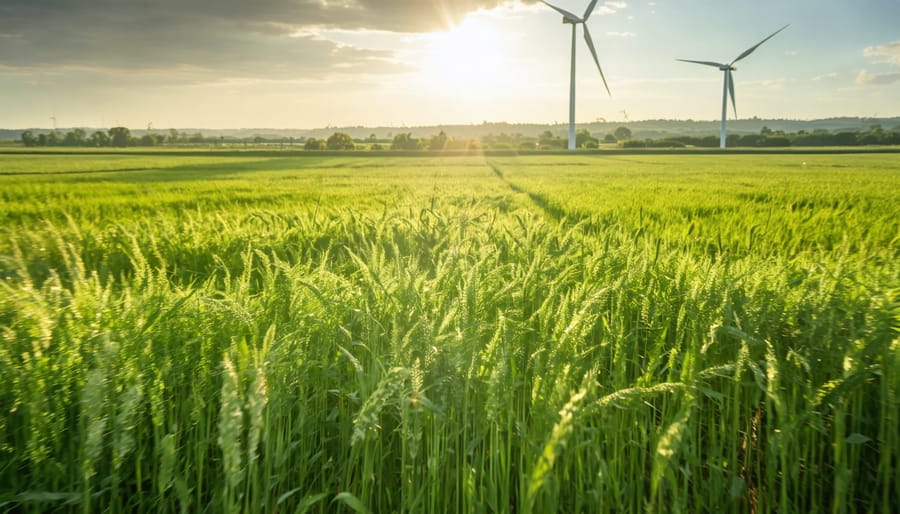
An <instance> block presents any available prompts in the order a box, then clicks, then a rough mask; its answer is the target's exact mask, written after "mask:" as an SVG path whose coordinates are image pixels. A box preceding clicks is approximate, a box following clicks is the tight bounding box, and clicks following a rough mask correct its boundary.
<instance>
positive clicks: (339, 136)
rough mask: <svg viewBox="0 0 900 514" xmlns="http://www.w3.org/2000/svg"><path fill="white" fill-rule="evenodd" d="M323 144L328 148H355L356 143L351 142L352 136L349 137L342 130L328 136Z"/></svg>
mask: <svg viewBox="0 0 900 514" xmlns="http://www.w3.org/2000/svg"><path fill="white" fill-rule="evenodd" d="M325 146H326V147H327V148H328V149H329V150H354V149H356V145H355V144H354V143H353V138H351V137H350V136H349V135H347V134H344V133H343V132H335V133H334V134H332V135H330V136H328V141H326V143H325Z"/></svg>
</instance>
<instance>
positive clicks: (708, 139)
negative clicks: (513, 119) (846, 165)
mask: <svg viewBox="0 0 900 514" xmlns="http://www.w3.org/2000/svg"><path fill="white" fill-rule="evenodd" d="M575 139H576V141H575V143H576V147H578V148H581V149H596V148H600V147H601V145H603V146H613V145H617V146H620V147H623V148H684V147H698V148H718V146H719V137H718V136H715V135H710V136H704V137H697V136H669V137H665V138H659V139H640V138H634V137H633V135H632V131H631V130H630V129H629V128H628V127H624V126H622V127H618V128H616V129H615V130H614V131H612V132H610V133H607V134H591V133H590V132H589V131H588V130H587V129H580V130H578V131H577V132H576V137H575ZM21 142H22V144H24V145H25V146H26V147H54V146H63V147H65V146H68V147H117V148H125V147H135V146H143V147H149V146H162V145H190V144H213V145H222V144H226V143H227V144H244V145H249V144H254V145H272V144H278V145H280V146H282V147H283V146H284V145H286V144H288V145H291V146H293V145H294V143H295V142H297V143H299V144H300V145H302V147H303V148H304V149H305V150H312V151H316V150H325V151H345V150H388V149H389V150H402V151H444V150H456V151H460V150H465V151H472V150H481V149H482V148H484V149H489V150H560V149H565V148H567V146H568V138H567V137H563V136H560V135H555V134H553V133H552V132H550V131H549V130H547V131H544V132H543V133H541V134H540V135H538V136H537V137H534V136H525V135H522V134H506V133H501V134H496V135H495V134H487V135H485V136H482V137H481V138H478V139H457V138H454V137H451V136H449V135H447V134H446V133H445V132H443V131H441V132H440V133H438V134H435V135H432V136H428V137H413V135H412V133H411V132H403V133H399V134H396V135H394V134H389V135H388V138H386V139H379V138H378V137H376V135H375V134H371V135H370V136H369V137H368V138H365V139H354V138H352V137H351V136H350V135H348V134H346V133H343V132H335V133H333V134H332V135H331V136H329V137H328V138H325V139H317V138H315V137H310V138H299V139H298V140H296V141H295V139H294V138H293V137H290V138H276V139H267V138H264V137H261V136H256V137H254V138H252V139H242V140H234V139H225V138H224V137H218V138H206V137H204V136H203V134H201V133H193V134H188V133H182V132H178V131H177V130H175V129H170V130H169V131H167V132H165V133H146V134H143V135H142V136H140V137H138V136H134V135H132V133H131V131H130V130H129V129H128V128H126V127H113V128H111V129H109V130H106V131H101V130H98V131H96V132H94V133H92V134H91V135H90V136H88V135H87V133H86V132H85V131H84V130H83V129H79V128H77V129H73V130H71V131H69V132H66V133H65V134H60V133H59V132H57V131H52V132H49V133H40V134H34V133H33V132H31V131H25V132H23V133H22V135H21ZM727 144H728V146H729V147H731V148H734V147H744V148H760V147H769V148H772V147H791V146H797V147H804V146H809V147H821V146H866V145H879V146H890V145H900V131H898V130H896V129H895V130H884V129H883V128H882V127H881V126H880V125H874V126H872V127H870V128H869V129H868V130H864V131H841V132H831V131H828V130H824V129H818V130H814V131H812V132H806V131H803V130H801V131H799V132H796V133H785V132H783V131H773V130H771V129H769V128H767V127H763V128H762V130H761V131H760V133H758V134H743V135H742V134H731V135H729V136H728V138H727Z"/></svg>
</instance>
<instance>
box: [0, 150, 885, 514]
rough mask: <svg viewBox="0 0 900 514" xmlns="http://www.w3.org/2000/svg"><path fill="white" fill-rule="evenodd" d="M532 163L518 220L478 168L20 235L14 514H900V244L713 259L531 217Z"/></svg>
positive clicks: (12, 308)
mask: <svg viewBox="0 0 900 514" xmlns="http://www.w3.org/2000/svg"><path fill="white" fill-rule="evenodd" d="M527 164H528V163H527V162H526V163H522V164H520V165H519V166H520V167H519V168H515V167H511V166H512V165H511V164H508V163H501V164H500V165H501V166H504V168H503V170H504V173H503V177H504V180H510V181H515V180H521V183H517V184H518V186H517V187H518V188H519V189H518V190H519V192H516V190H514V189H509V188H508V186H506V185H504V183H503V181H502V180H501V179H500V178H498V177H497V176H496V175H495V174H494V173H493V172H492V170H491V168H490V167H488V166H482V167H480V168H477V167H469V166H470V165H469V164H468V163H467V164H466V166H467V171H466V173H469V174H470V176H471V177H477V180H479V181H482V182H481V183H483V184H485V187H486V188H488V190H489V191H492V193H491V194H487V195H478V194H473V193H471V192H459V191H458V190H454V189H452V187H451V186H450V185H449V182H451V181H452V180H453V178H452V176H450V177H447V178H441V177H436V176H435V175H434V173H433V171H431V170H421V171H405V172H404V173H408V174H409V175H410V178H411V180H410V182H409V184H416V183H417V182H416V180H421V182H418V184H419V185H416V186H413V185H410V186H409V187H410V190H409V191H408V192H407V193H405V194H404V195H401V196H399V197H398V196H396V195H395V193H391V192H385V191H383V190H381V189H379V188H380V186H376V185H373V186H372V187H373V190H375V191H376V192H375V197H376V198H385V199H391V200H389V201H385V202H384V203H382V204H381V205H379V204H378V202H377V201H376V202H374V203H371V202H370V203H365V202H363V201H360V203H359V204H357V207H358V208H356V209H351V208H350V206H349V204H347V203H340V202H337V201H335V200H334V199H333V198H332V199H331V200H329V201H328V202H326V204H323V205H319V206H318V207H315V206H314V205H315V204H303V205H302V206H301V207H300V208H296V209H291V208H290V207H289V206H288V205H286V204H284V203H282V202H281V201H277V202H273V201H272V200H271V198H272V197H271V196H270V195H271V193H272V191H271V190H268V191H260V195H261V198H262V199H260V200H259V201H258V202H256V203H253V204H250V205H249V206H247V205H235V204H233V203H230V200H228V198H227V196H228V195H222V197H220V200H219V201H221V202H222V203H221V205H220V208H219V209H217V210H215V211H212V210H211V211H200V210H197V211H192V212H191V213H190V215H187V216H181V217H178V216H175V215H173V214H171V213H168V212H167V211H166V210H165V209H164V208H163V209H161V210H160V212H161V213H164V214H165V215H163V216H160V217H159V218H157V219H156V220H155V221H154V222H153V223H149V222H145V221H139V220H134V219H132V218H131V217H130V214H128V213H129V212H130V211H129V210H128V209H125V208H123V212H124V213H125V214H124V215H123V216H122V217H121V218H118V220H119V221H118V224H117V223H116V218H113V219H111V220H109V222H98V221H96V220H91V219H87V218H78V217H75V216H72V215H70V217H69V218H68V220H66V219H54V220H49V221H47V222H44V223H33V222H31V221H27V219H28V218H27V217H26V218H23V220H25V221H23V222H22V223H21V224H20V225H19V226H18V228H19V230H15V231H7V232H6V233H5V234H4V245H5V248H8V249H9V251H8V253H6V255H4V257H3V262H2V268H0V272H2V274H3V279H2V280H0V337H2V340H3V344H2V345H0V406H2V409H0V484H2V486H0V508H4V509H11V510H16V511H24V512H46V511H66V512H68V511H83V512H93V511H99V510H109V511H115V512H124V511H129V512H198V511H213V512H220V511H225V512H273V513H274V512H279V513H280V512H323V513H324V512H461V513H462V512H535V513H536V512H592V513H593V512H596V513H602V512H640V511H671V512H704V511H732V512H775V511H778V512H873V513H888V512H895V511H896V510H897V508H898V505H900V485H898V484H900V480H897V466H898V462H900V441H898V435H900V421H898V412H900V399H898V393H897V391H898V386H900V378H898V369H900V368H898V364H900V362H898V360H900V339H898V330H900V328H898V325H900V306H898V300H900V299H898V293H897V291H898V267H897V265H896V264H894V262H896V257H897V247H896V244H895V243H892V244H890V245H887V246H884V245H873V244H868V243H867V242H866V240H865V239H864V238H859V239H856V240H851V241H847V242H845V243H843V244H839V245H836V246H834V247H831V248H825V247H819V246H816V245H809V246H807V247H805V249H804V251H803V252H796V253H790V252H785V251H774V250H773V251H760V252H757V251H731V252H715V253H709V252H706V251H700V252H698V251H695V248H694V247H692V246H690V245H684V244H679V243H678V242H677V241H676V240H674V239H672V238H670V237H669V236H668V235H666V234H668V232H666V230H668V229H666V228H665V227H663V228H658V229H657V228H653V227H652V226H648V225H641V224H640V223H637V224H634V225H633V224H631V222H630V221H629V220H630V219H631V218H627V217H626V218H623V220H622V222H609V220H608V219H607V218H606V217H605V216H606V214H604V213H594V214H592V213H590V212H588V213H583V214H580V215H579V214H577V213H578V212H579V211H578V210H577V209H573V210H568V211H566V210H565V207H566V206H565V204H563V203H560V206H559V210H557V211H554V212H550V213H547V212H545V211H542V210H541V208H540V206H539V205H537V206H536V205H534V204H532V203H531V199H533V196H529V195H528V193H529V192H530V193H532V194H533V195H538V197H540V196H541V195H545V196H544V197H546V198H549V199H551V200H552V201H558V200H555V199H554V198H557V197H555V196H553V195H554V193H553V192H552V191H551V192H548V191H547V190H544V189H541V188H540V187H539V185H538V183H537V182H529V181H527V180H524V178H523V177H525V175H518V176H517V173H524V171H518V170H525V169H526V168H525V167H524V166H525V165H527ZM508 166H509V168H508ZM359 173H363V174H365V173H366V172H365V170H360V171H359ZM548 173H549V172H548ZM426 174H427V175H426ZM479 174H480V175H479ZM363 176H366V175H363ZM417 177H418V178H417ZM422 177H430V178H428V179H423V178H422ZM243 180H246V177H242V179H241V180H240V181H238V183H240V184H246V182H243ZM391 180H399V179H396V178H395V179H391ZM444 181H446V182H444ZM435 184H440V187H441V188H444V187H446V188H447V189H446V190H445V191H444V194H439V195H436V194H434V191H435V189H437V186H435ZM198 187H206V186H204V185H198ZM358 187H359V190H360V191H365V187H366V183H365V182H364V181H362V182H361V183H360V185H359V186H358ZM504 187H506V188H507V192H506V193H503V195H502V196H501V197H497V196H494V193H495V192H496V191H499V190H502V188H504ZM491 188H493V189H491ZM527 188H532V189H527ZM323 193H324V194H326V195H327V194H328V191H327V190H325V191H324V192H323ZM297 194H298V195H308V194H309V192H308V191H306V190H298V191H297ZM379 195H382V196H379ZM201 196H202V195H201ZM248 197H251V196H248ZM99 203H102V202H99ZM365 205H368V207H365ZM360 206H363V207H360ZM14 208H15V206H14V205H13V206H11V207H10V209H14ZM623 212H624V211H623ZM747 212H748V213H752V212H754V211H753V208H752V207H750V208H749V210H748V211H747ZM560 213H562V214H563V216H562V217H559V216H558V215H559V214H560ZM823 214H824V213H823ZM638 221H639V220H638ZM704 222H705V223H707V224H706V225H703V223H704ZM698 223H699V224H701V225H702V226H703V230H713V229H715V230H721V231H724V230H725V229H726V228H727V227H726V225H721V224H718V225H717V224H716V223H717V222H716V221H715V220H713V221H710V220H708V219H707V220H706V221H704V220H703V219H698ZM136 227H139V228H140V230H135V228H136ZM798 227H800V228H801V229H803V230H806V228H805V227H804V226H802V225H798ZM725 234H729V233H728V232H725ZM876 234H878V232H876ZM733 236H734V237H738V236H736V235H733ZM728 237H729V236H728V235H726V239H727V238H728ZM770 237H771V236H770ZM767 244H768V243H767ZM791 244H793V243H791ZM784 245H785V246H789V243H788V242H784Z"/></svg>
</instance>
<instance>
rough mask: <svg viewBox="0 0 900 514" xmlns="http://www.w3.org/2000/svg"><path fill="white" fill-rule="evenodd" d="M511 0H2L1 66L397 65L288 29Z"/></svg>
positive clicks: (342, 25) (411, 26)
mask: <svg viewBox="0 0 900 514" xmlns="http://www.w3.org/2000/svg"><path fill="white" fill-rule="evenodd" d="M504 1H506V0H254V1H248V0H78V1H74V0H3V1H2V3H0V35H2V44H0V66H5V67H6V68H7V69H16V68H19V69H21V68H32V69H34V68H47V67H54V66H82V67H96V68H107V69H109V68H111V69H121V70H125V71H127V70H140V69H146V68H165V67H181V68H191V69H194V70H209V71H211V72H214V73H220V74H223V75H227V76H231V77H249V76H260V75H262V76H264V77H297V76H303V75H305V74H309V73H317V72H318V73H323V72H328V71H329V70H341V71H343V72H344V73H350V72H373V73H377V72H390V71H396V69H397V65H396V64H391V62H390V58H391V57H392V56H391V54H390V53H388V52H379V51H372V50H365V49H359V48H352V47H346V46H341V45H338V44H336V43H334V42H331V41H323V40H318V39H315V38H313V37H291V36H292V35H293V34H297V33H298V32H299V31H301V30H303V29H309V28H314V27H322V28H339V29H347V30H355V29H370V30H385V31H396V32H426V31H430V30H434V29H439V28H444V27H447V26H449V25H450V24H452V23H454V22H456V21H459V20H460V19H461V18H462V17H463V16H465V14H467V13H469V12H472V11H474V10H477V9H480V8H493V7H496V6H498V5H500V4H502V3H504ZM526 1H528V2H529V3H533V2H534V1H535V0H526Z"/></svg>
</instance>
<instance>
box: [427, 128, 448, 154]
mask: <svg viewBox="0 0 900 514" xmlns="http://www.w3.org/2000/svg"><path fill="white" fill-rule="evenodd" d="M449 139H450V138H448V137H447V134H445V133H444V131H443V130H442V131H441V133H440V134H438V135H436V136H434V137H433V138H431V141H429V142H428V149H429V150H443V149H445V148H447V144H448V143H449Z"/></svg>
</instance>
